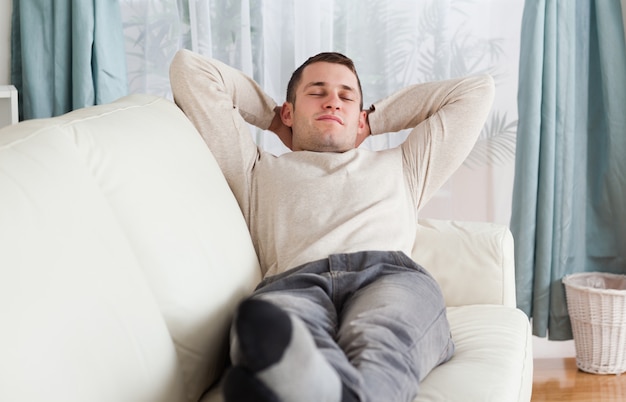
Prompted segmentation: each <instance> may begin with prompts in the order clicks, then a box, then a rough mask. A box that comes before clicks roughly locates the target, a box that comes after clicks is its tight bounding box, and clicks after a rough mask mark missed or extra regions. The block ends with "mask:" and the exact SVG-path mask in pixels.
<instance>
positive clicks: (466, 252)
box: [411, 219, 516, 307]
mask: <svg viewBox="0 0 626 402" xmlns="http://www.w3.org/2000/svg"><path fill="white" fill-rule="evenodd" d="M411 256H412V258H413V259H414V260H415V261H416V262H417V263H419V264H420V265H422V266H423V267H424V268H426V269H427V270H428V272H430V273H431V274H432V275H433V277H434V278H435V279H436V280H437V282H438V283H439V285H441V289H442V291H443V296H444V298H445V300H446V305H447V306H448V307H454V306H464V305H468V304H503V305H505V306H509V307H516V303H515V262H514V260H513V235H512V234H511V231H510V230H509V228H508V227H506V226H504V225H499V224H495V223H488V222H463V221H446V220H436V219H420V221H419V225H418V230H417V235H416V238H415V244H414V246H413V251H412V254H411ZM468 283H470V284H471V283H480V285H481V286H468Z"/></svg>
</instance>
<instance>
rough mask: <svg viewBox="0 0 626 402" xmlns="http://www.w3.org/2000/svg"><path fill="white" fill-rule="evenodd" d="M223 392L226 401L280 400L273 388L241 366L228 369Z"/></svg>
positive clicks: (257, 401) (273, 401) (277, 401)
mask: <svg viewBox="0 0 626 402" xmlns="http://www.w3.org/2000/svg"><path fill="white" fill-rule="evenodd" d="M223 392H224V400H225V401H226V402H280V400H279V399H278V397H277V396H276V395H275V394H274V393H273V392H272V390H270V389H269V388H267V387H266V386H265V384H263V383H262V382H261V381H259V380H258V379H257V378H256V377H255V376H254V375H253V374H251V373H249V372H248V371H247V370H245V369H243V368H241V367H233V368H231V369H230V370H228V372H227V373H226V377H225V379H224V390H223Z"/></svg>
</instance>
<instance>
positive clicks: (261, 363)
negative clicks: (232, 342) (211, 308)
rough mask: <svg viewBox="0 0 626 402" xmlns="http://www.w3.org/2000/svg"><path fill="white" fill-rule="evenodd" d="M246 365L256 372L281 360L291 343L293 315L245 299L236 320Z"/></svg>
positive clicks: (259, 301) (260, 302) (261, 302)
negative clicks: (291, 316)
mask: <svg viewBox="0 0 626 402" xmlns="http://www.w3.org/2000/svg"><path fill="white" fill-rule="evenodd" d="M235 326H236V331H237V335H238V337H239V347H240V348H241V351H242V356H243V358H244V359H245V360H244V362H243V364H244V365H245V366H246V367H247V368H248V369H249V370H250V371H252V372H257V371H261V370H263V369H266V368H268V367H269V366H271V365H273V364H276V363H278V362H279V361H280V359H281V358H282V356H283V354H284V353H285V349H286V348H287V346H288V345H289V341H290V340H291V332H292V325H291V319H290V318H289V315H287V313H285V312H284V311H283V310H281V309H280V308H278V307H276V306H274V305H273V304H271V303H269V302H266V301H264V300H254V299H248V300H245V301H244V302H243V303H241V305H240V306H239V310H238V314H237V317H236V321H235Z"/></svg>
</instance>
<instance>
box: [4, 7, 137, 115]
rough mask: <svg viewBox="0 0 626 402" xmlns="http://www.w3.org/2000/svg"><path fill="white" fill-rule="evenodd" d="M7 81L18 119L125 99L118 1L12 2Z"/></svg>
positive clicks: (124, 67)
mask: <svg viewBox="0 0 626 402" xmlns="http://www.w3.org/2000/svg"><path fill="white" fill-rule="evenodd" d="M11 29H12V30H11V81H12V83H13V84H14V85H15V86H16V88H17V89H18V93H19V100H20V119H32V118H40V117H51V116H57V115H60V114H63V113H66V112H68V111H70V110H74V109H79V108H82V107H85V106H91V105H96V104H103V103H108V102H111V101H113V100H115V99H117V98H119V97H121V96H124V95H126V94H127V85H126V60H125V58H126V56H125V49H124V37H123V30H122V22H121V16H120V7H119V3H118V0H13V15H12V27H11Z"/></svg>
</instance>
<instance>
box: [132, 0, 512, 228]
mask: <svg viewBox="0 0 626 402" xmlns="http://www.w3.org/2000/svg"><path fill="white" fill-rule="evenodd" d="M120 3H121V6H122V16H123V20H124V33H125V37H126V50H127V63H128V82H129V87H130V91H131V92H133V93H152V94H157V95H161V96H165V97H168V98H170V97H171V95H170V88H169V80H168V66H169V62H170V60H171V58H172V57H173V55H174V53H175V52H176V51H177V50H178V49H180V48H188V49H191V50H194V51H196V52H198V53H201V54H204V55H207V56H212V57H215V58H218V59H220V60H222V61H224V62H226V63H228V64H230V65H232V66H234V67H237V68H239V69H241V70H243V71H245V72H246V73H247V74H249V75H250V76H252V77H254V78H255V80H257V81H258V82H259V83H260V84H261V85H262V86H263V88H264V89H265V90H266V92H267V93H269V94H270V95H271V96H273V97H274V99H276V101H277V102H282V101H283V100H284V96H285V95H284V93H285V88H286V84H287V81H288V79H289V77H290V75H291V72H292V71H293V70H294V69H295V68H296V67H297V66H298V65H300V64H301V63H302V62H303V61H304V60H306V58H307V57H309V56H311V55H313V54H315V53H318V52H320V51H339V52H342V53H344V54H346V55H347V56H349V57H351V58H352V59H353V60H354V61H355V64H356V66H357V69H358V71H359V75H360V78H361V81H362V85H363V91H364V103H365V105H369V104H370V103H372V102H373V101H375V100H377V99H379V98H382V97H384V96H386V95H388V94H390V93H391V92H392V91H394V90H397V89H399V88H401V87H403V86H405V85H408V84H411V83H418V82H424V81H429V80H439V79H445V78H451V77H458V76H463V75H470V74H475V73H482V72H489V73H491V74H492V75H493V76H494V78H495V79H496V84H497V95H496V101H495V104H494V108H493V111H492V114H491V116H490V117H489V119H488V122H487V124H486V126H485V129H484V131H483V133H482V135H481V139H480V141H479V142H478V143H477V145H476V147H475V149H474V151H473V152H472V154H471V156H470V157H469V158H468V160H467V161H466V163H465V164H464V166H463V167H462V168H461V169H460V170H459V171H458V172H457V174H455V176H454V177H452V178H451V179H450V181H449V182H448V183H447V184H446V185H445V186H444V188H442V190H441V191H440V192H439V194H438V196H437V197H435V198H434V199H433V200H432V201H431V202H430V203H429V204H428V205H427V206H426V207H425V208H424V209H423V210H422V211H421V216H423V217H424V216H430V217H441V218H446V219H466V220H480V221H493V222H499V223H504V224H508V222H509V218H510V209H511V194H512V186H513V165H514V148H515V131H516V121H517V105H516V96H517V78H518V77H517V70H518V57H519V56H518V55H519V31H520V24H521V16H522V11H523V4H524V0H508V1H498V0H395V1H379V0H317V1H314V0H306V1H305V0H265V1H262V0H160V1H156V0H120ZM251 133H252V134H251V135H253V136H254V137H255V140H256V141H257V143H258V144H259V145H260V146H261V147H263V148H265V149H266V150H268V151H270V152H274V153H276V154H280V153H282V152H285V149H284V147H283V146H282V144H281V143H280V142H279V141H278V140H277V139H276V138H274V136H273V135H272V134H270V133H265V132H260V131H258V130H252V129H251ZM405 134H406V133H403V134H391V135H383V136H377V137H373V138H370V139H368V140H367V141H366V143H365V144H364V146H366V147H370V148H372V149H381V148H386V147H390V146H395V145H397V144H399V143H400V142H401V141H403V140H404V138H405Z"/></svg>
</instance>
